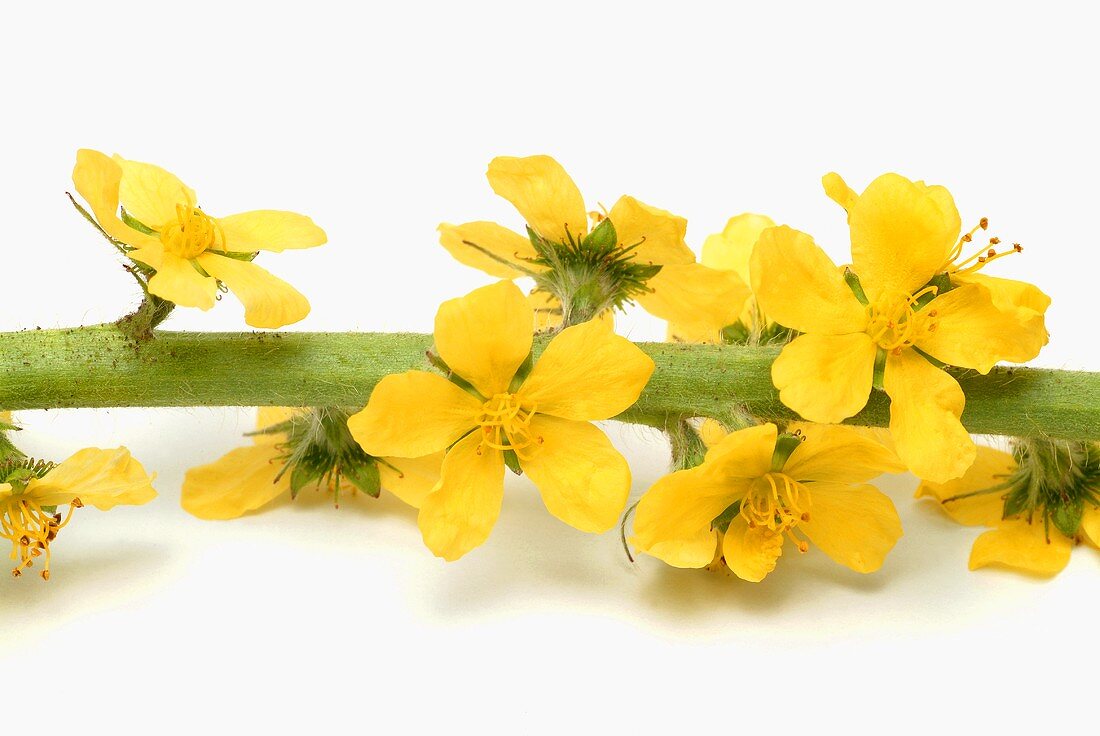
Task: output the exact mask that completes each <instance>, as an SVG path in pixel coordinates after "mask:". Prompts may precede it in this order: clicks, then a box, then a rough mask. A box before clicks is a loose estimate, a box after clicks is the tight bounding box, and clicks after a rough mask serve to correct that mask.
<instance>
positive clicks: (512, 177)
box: [439, 156, 748, 330]
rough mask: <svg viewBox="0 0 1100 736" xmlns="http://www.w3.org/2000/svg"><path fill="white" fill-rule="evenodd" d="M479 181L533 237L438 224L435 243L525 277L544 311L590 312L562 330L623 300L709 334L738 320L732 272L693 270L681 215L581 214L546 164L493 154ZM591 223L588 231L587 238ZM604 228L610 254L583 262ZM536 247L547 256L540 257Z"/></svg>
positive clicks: (628, 207)
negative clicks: (592, 238)
mask: <svg viewBox="0 0 1100 736" xmlns="http://www.w3.org/2000/svg"><path fill="white" fill-rule="evenodd" d="M488 179H489V184H490V186H492V188H493V191H494V192H496V193H497V194H498V195H500V196H501V197H504V198H505V199H507V200H508V201H509V202H511V203H512V205H514V206H515V208H516V209H517V210H518V211H519V213H520V215H521V216H522V217H523V219H524V220H525V221H526V223H527V226H528V227H529V228H530V230H531V233H532V236H531V237H527V236H524V235H520V234H519V233H517V232H515V231H513V230H509V229H508V228H506V227H503V226H501V225H498V224H496V223H494V222H486V221H478V222H467V223H465V224H462V225H450V224H447V223H444V224H442V225H440V226H439V233H440V238H439V240H440V243H441V244H442V245H443V247H444V248H446V249H447V251H448V252H450V253H451V255H452V256H454V257H455V258H456V259H457V260H459V261H460V262H462V263H465V264H466V265H468V266H473V267H474V268H478V269H480V270H482V271H484V272H486V273H488V274H489V275H491V276H496V277H499V278H506V279H514V278H519V277H522V276H533V277H534V278H535V282H536V284H537V285H538V287H539V290H540V291H541V292H543V293H542V294H538V292H536V294H538V296H536V297H535V298H536V299H538V300H539V301H540V302H543V306H544V307H545V303H546V302H547V301H548V298H549V304H550V305H551V306H552V305H553V304H554V303H555V301H557V302H558V304H559V307H560V306H561V304H562V303H564V302H567V301H569V299H568V297H569V296H570V295H572V296H573V301H574V302H577V303H579V304H582V305H584V306H585V307H592V309H591V310H590V311H591V314H588V313H587V312H588V311H589V310H586V309H582V310H581V311H582V312H585V313H583V314H582V315H581V316H580V319H579V320H578V319H569V318H567V319H566V322H567V323H575V322H577V321H583V320H585V319H588V318H589V317H591V316H594V315H596V314H601V313H602V312H604V311H605V310H610V309H614V308H619V307H621V306H623V303H624V302H625V301H627V300H634V301H637V302H638V303H639V304H640V305H641V306H642V307H643V308H644V309H645V310H646V311H648V312H650V313H651V314H653V315H655V316H657V317H659V318H661V319H666V320H671V321H677V322H682V323H684V324H687V325H690V326H691V327H692V328H693V329H708V328H709V329H714V330H718V329H721V328H722V327H723V326H725V325H726V324H729V323H730V322H733V321H734V320H735V319H736V318H737V315H738V312H737V308H738V305H739V304H741V303H742V302H743V301H744V299H745V296H746V295H747V293H748V290H747V286H746V285H745V284H744V283H743V282H742V281H741V280H740V279H738V278H737V277H736V275H735V274H733V273H730V272H723V271H717V270H715V269H711V268H707V267H705V266H703V265H702V264H699V263H696V262H695V254H694V253H692V252H691V249H690V248H688V247H687V244H686V243H685V242H684V236H685V234H686V232H687V221H686V220H684V219H683V218H682V217H677V216H675V215H673V214H671V213H669V212H666V211H665V210H661V209H657V208H656V207H650V206H649V205H647V204H644V203H642V202H640V201H638V200H637V199H635V198H633V197H627V196H624V197H621V198H620V199H619V200H618V201H617V202H616V203H615V205H614V206H613V207H612V208H611V211H610V212H608V213H606V214H604V213H601V212H592V213H588V212H586V208H585V205H584V198H583V197H582V196H581V193H580V190H579V189H578V188H577V185H576V184H575V183H574V182H573V180H572V179H571V178H570V177H569V174H567V173H566V171H565V169H563V168H562V166H561V164H559V163H558V162H557V161H555V160H554V159H553V158H551V157H549V156H527V157H523V158H516V157H511V156H499V157H497V158H495V159H493V160H492V161H491V162H490V164H489V171H488ZM590 215H591V217H592V219H593V220H594V221H595V222H596V224H597V227H596V228H595V229H594V230H593V231H592V232H590V231H589V227H588V220H589V216H590ZM605 221H609V222H610V224H611V225H613V226H614V227H613V230H608V232H609V233H610V234H611V235H613V236H614V238H615V241H614V242H613V243H612V245H613V246H614V247H612V248H610V249H609V250H607V251H606V252H604V251H602V250H600V251H599V252H600V253H601V256H600V259H599V260H598V262H590V261H589V260H588V259H587V256H586V254H591V253H593V252H595V251H596V250H597V249H595V248H590V247H588V241H587V240H586V236H589V235H592V234H594V233H595V231H597V230H599V229H600V228H599V226H600V225H604V223H605ZM604 226H605V227H606V225H604ZM596 239H597V240H599V238H596ZM536 242H538V243H540V244H542V245H544V246H545V247H546V248H548V249H549V250H550V251H553V253H550V255H549V256H547V253H546V252H545V251H542V252H540V249H539V248H536V245H535V243H536ZM609 264H613V265H615V268H612V267H610V266H609ZM638 267H653V268H652V269H649V270H645V269H644V268H643V269H641V270H639V268H638ZM654 271H656V273H655V274H654V273H653V272H654ZM604 280H609V281H611V282H612V283H609V284H606V283H603V281H604ZM615 281H619V282H620V283H614V282H615ZM547 295H548V296H547ZM574 307H576V305H574ZM540 316H542V315H540Z"/></svg>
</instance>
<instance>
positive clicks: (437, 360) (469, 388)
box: [425, 350, 485, 401]
mask: <svg viewBox="0 0 1100 736" xmlns="http://www.w3.org/2000/svg"><path fill="white" fill-rule="evenodd" d="M425 355H426V356H427V357H428V363H430V364H431V366H432V367H433V368H435V369H436V370H438V371H439V372H441V373H443V374H444V375H445V376H446V377H447V380H448V381H450V382H451V383H453V384H454V385H456V386H458V387H459V388H460V389H462V390H463V391H465V392H466V393H468V394H471V395H472V396H474V397H476V398H478V399H481V400H482V401H484V400H485V397H484V396H482V395H481V393H480V392H479V391H478V390H477V389H476V388H474V385H473V384H472V383H470V382H469V381H467V380H466V379H465V378H463V377H462V376H460V375H458V374H457V373H455V372H454V371H452V370H451V366H449V365H447V362H446V361H445V360H443V358H441V357H439V353H437V352H435V351H434V350H429V351H427V352H426V353H425Z"/></svg>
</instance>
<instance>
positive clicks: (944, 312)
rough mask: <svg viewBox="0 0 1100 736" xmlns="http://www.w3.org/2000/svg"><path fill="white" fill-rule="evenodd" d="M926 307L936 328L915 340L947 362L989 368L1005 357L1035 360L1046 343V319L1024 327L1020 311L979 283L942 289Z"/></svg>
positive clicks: (928, 315)
mask: <svg viewBox="0 0 1100 736" xmlns="http://www.w3.org/2000/svg"><path fill="white" fill-rule="evenodd" d="M922 312H923V313H925V314H926V315H927V319H928V320H929V322H928V323H926V324H927V326H928V327H933V326H934V328H935V329H931V330H929V331H927V332H924V333H923V334H922V336H921V337H920V338H919V339H918V340H917V342H916V345H917V347H919V348H920V349H921V350H923V351H924V352H926V353H928V354H929V355H932V356H934V357H935V358H937V359H938V360H941V361H943V362H944V363H947V364H948V365H955V366H959V367H962V368H973V369H974V370H976V371H978V372H980V373H983V374H984V373H989V371H990V370H991V369H992V368H993V366H994V365H996V364H997V363H998V362H999V361H1002V360H1008V361H1012V362H1013V363H1023V362H1026V361H1028V360H1031V359H1032V358H1034V357H1035V356H1036V355H1038V354H1039V350H1040V349H1041V348H1042V347H1043V345H1045V344H1046V330H1045V329H1043V328H1042V321H1041V320H1039V327H1040V329H1038V330H1035V329H1030V330H1029V329H1024V325H1022V324H1021V323H1020V320H1019V318H1018V316H1017V313H1016V311H1015V310H1011V311H1009V310H1003V309H1000V308H998V307H997V306H996V305H995V304H994V303H993V297H992V295H991V294H990V292H989V290H988V289H986V288H985V287H984V286H982V285H980V284H966V285H964V286H959V287H956V288H954V289H952V290H951V291H948V292H947V293H945V294H941V295H940V296H937V297H936V298H935V299H933V300H932V301H931V302H929V303H928V305H927V306H926V307H925V308H924V309H923V310H922ZM933 314H934V315H935V316H934V317H933V316H932V315H933ZM926 329H927V328H926Z"/></svg>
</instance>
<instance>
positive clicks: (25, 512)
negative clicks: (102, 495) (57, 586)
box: [0, 496, 83, 580]
mask: <svg viewBox="0 0 1100 736" xmlns="http://www.w3.org/2000/svg"><path fill="white" fill-rule="evenodd" d="M81 506H83V504H82V503H80V499H77V498H74V499H73V501H72V503H70V504H69V512H68V513H67V514H66V515H65V518H64V519H62V518H61V514H59V513H53V514H50V513H46V511H44V510H43V509H42V507H41V506H40V505H39V504H38V502H37V501H35V500H34V499H32V498H27V497H25V496H15V497H12V498H9V499H8V500H6V501H2V502H0V538H3V539H7V540H8V541H10V542H11V545H12V546H11V554H10V555H9V556H10V558H11V559H12V560H13V561H14V562H16V563H17V565H16V567H15V568H13V569H12V571H11V574H12V576H13V577H19V576H20V575H22V574H23V570H25V569H26V568H28V567H32V566H33V565H34V558H36V557H38V556H39V555H42V554H43V553H44V554H45V557H46V559H45V563H44V567H43V570H42V573H41V575H42V579H43V580H49V579H50V542H52V541H53V540H54V539H55V538H56V537H57V533H58V532H59V531H61V530H62V529H64V528H65V525H66V524H68V523H69V520H70V519H71V518H72V517H73V511H74V510H76V509H78V508H80V507H81Z"/></svg>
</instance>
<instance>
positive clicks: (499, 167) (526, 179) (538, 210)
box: [486, 156, 588, 242]
mask: <svg viewBox="0 0 1100 736" xmlns="http://www.w3.org/2000/svg"><path fill="white" fill-rule="evenodd" d="M486 176H487V177H488V178H489V186H491V187H492V188H493V191H494V192H496V193H497V194H498V195H500V196H501V197H504V198H505V199H507V200H508V201H509V202H511V203H512V206H514V207H515V208H516V209H517V210H519V213H520V215H522V216H523V219H524V221H525V222H526V223H527V224H528V225H530V226H531V229H532V230H534V231H535V232H536V233H538V234H539V235H541V236H542V237H543V238H544V239H546V240H549V241H551V242H563V241H565V240H566V238H567V237H569V236H570V235H572V237H573V238H574V239H577V238H581V237H583V236H584V234H585V233H587V232H588V214H587V212H586V211H585V208H584V197H582V196H581V192H580V190H579V189H577V185H576V184H574V183H573V180H572V179H571V178H569V174H567V173H566V172H565V169H564V168H562V165H561V164H559V163H558V162H557V161H555V160H554V159H552V158H551V157H549V156H525V157H522V158H517V157H514V156H497V157H496V158H494V159H493V160H492V161H490V162H489V171H488V172H487V173H486Z"/></svg>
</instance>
